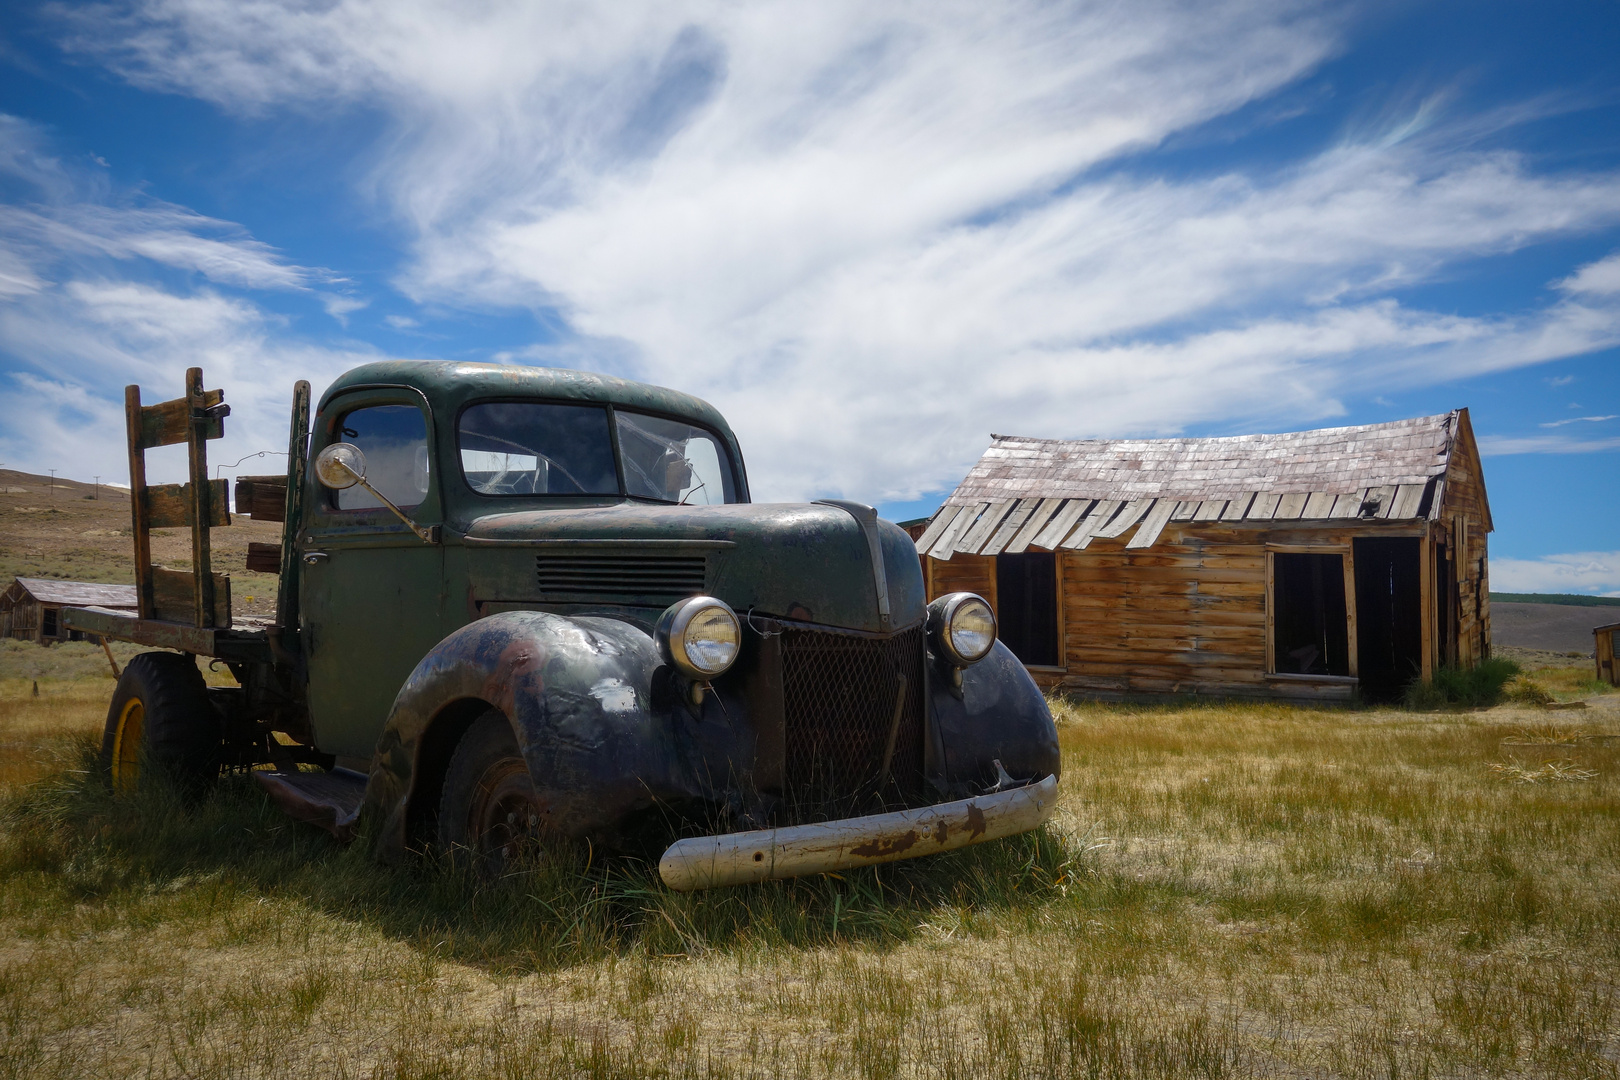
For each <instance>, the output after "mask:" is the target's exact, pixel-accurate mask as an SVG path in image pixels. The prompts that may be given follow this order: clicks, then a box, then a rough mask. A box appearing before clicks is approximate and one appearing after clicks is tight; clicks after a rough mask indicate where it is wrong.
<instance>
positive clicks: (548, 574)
mask: <svg viewBox="0 0 1620 1080" xmlns="http://www.w3.org/2000/svg"><path fill="white" fill-rule="evenodd" d="M708 566H709V564H708V559H707V558H706V557H704V556H702V555H657V554H649V553H642V552H569V553H567V554H552V553H546V554H542V555H536V556H535V557H534V568H535V575H536V577H537V578H538V580H539V585H540V595H541V597H542V598H543V599H546V600H564V601H566V600H574V601H580V602H584V603H589V602H592V601H602V600H605V601H609V602H615V603H623V604H632V603H633V604H644V605H647V606H649V607H667V606H668V605H670V604H673V603H674V602H675V601H677V600H681V599H684V598H685V597H688V596H697V595H698V594H700V593H702V592H703V588H704V584H705V579H706V577H707V574H708Z"/></svg>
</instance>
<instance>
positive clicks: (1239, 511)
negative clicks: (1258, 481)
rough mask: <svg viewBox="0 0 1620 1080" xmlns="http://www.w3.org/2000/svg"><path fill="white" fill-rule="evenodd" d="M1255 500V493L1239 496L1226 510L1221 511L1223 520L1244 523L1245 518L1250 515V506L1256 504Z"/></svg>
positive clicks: (1229, 503) (1227, 505) (1228, 504)
mask: <svg viewBox="0 0 1620 1080" xmlns="http://www.w3.org/2000/svg"><path fill="white" fill-rule="evenodd" d="M1254 500H1255V493H1254V492H1252V491H1250V492H1246V493H1245V494H1242V495H1239V496H1238V497H1237V498H1235V499H1233V500H1232V501H1231V502H1228V503H1227V504H1226V509H1225V510H1222V511H1221V520H1222V521H1242V520H1243V519H1244V517H1245V516H1247V515H1248V513H1249V506H1250V504H1252V503H1253V502H1254Z"/></svg>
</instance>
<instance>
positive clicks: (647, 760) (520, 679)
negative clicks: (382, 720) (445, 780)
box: [366, 611, 707, 857]
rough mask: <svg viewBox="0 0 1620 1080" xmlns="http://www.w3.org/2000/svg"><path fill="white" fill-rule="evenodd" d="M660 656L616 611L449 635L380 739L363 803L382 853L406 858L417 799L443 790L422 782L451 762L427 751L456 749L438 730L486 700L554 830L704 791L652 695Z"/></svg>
mask: <svg viewBox="0 0 1620 1080" xmlns="http://www.w3.org/2000/svg"><path fill="white" fill-rule="evenodd" d="M661 663H662V661H661V660H660V658H659V655H658V650H657V647H656V646H655V645H654V643H653V641H652V639H651V638H650V637H649V636H648V635H647V634H646V633H644V632H643V631H641V630H640V629H638V628H636V627H635V626H632V625H630V624H629V623H625V622H622V621H620V620H617V619H611V618H599V617H589V616H576V617H571V618H570V617H564V616H561V615H553V614H549V613H546V612H539V611H512V612H505V613H502V614H499V615H492V616H490V617H488V618H484V619H479V620H478V621H477V622H473V623H470V624H468V625H467V626H465V627H462V628H461V629H460V630H457V631H456V632H455V633H453V634H451V635H450V636H449V637H447V638H445V639H444V640H443V641H442V642H440V643H439V644H438V645H437V646H436V647H435V648H434V649H433V651H432V652H430V653H429V654H428V655H427V656H426V657H424V658H423V660H422V662H421V663H420V664H418V665H417V666H416V670H415V671H413V672H412V673H411V677H410V678H409V679H408V680H407V681H406V683H405V685H404V686H403V687H402V688H401V689H400V692H399V695H398V697H396V698H395V700H394V707H393V709H392V710H391V711H390V713H389V716H388V722H387V724H386V726H385V727H384V730H383V734H382V736H381V737H380V738H379V739H378V741H377V750H376V753H375V755H374V756H373V758H372V762H371V776H370V781H369V783H368V784H367V789H366V808H367V810H368V811H369V812H371V813H375V814H377V815H379V816H380V818H381V820H382V823H383V824H382V828H381V831H380V833H379V835H378V837H377V847H378V853H379V854H380V855H383V856H384V857H391V856H398V855H399V854H402V853H403V851H404V850H405V847H406V844H407V827H408V823H409V821H410V820H411V815H410V809H411V807H410V803H411V800H412V798H413V797H418V796H422V795H424V794H431V796H432V797H436V794H437V792H436V791H434V792H431V793H424V792H423V791H420V790H419V789H420V788H422V787H423V784H422V783H420V782H419V781H421V780H422V779H423V778H424V777H425V776H427V775H428V774H429V772H430V771H431V770H433V769H437V770H438V773H439V775H442V770H443V762H428V761H424V760H423V758H422V755H423V753H424V751H425V750H427V752H429V753H436V754H441V755H442V754H447V753H448V749H449V748H448V747H447V746H444V745H440V744H439V743H436V742H435V740H434V737H433V736H431V735H430V734H429V729H430V727H431V726H432V725H433V724H434V722H435V720H436V719H437V718H439V717H440V716H441V714H445V713H446V710H459V711H460V714H461V715H462V716H463V717H465V719H466V720H468V721H470V719H472V717H473V716H474V715H476V713H478V712H481V711H482V710H483V706H482V705H480V704H478V703H479V702H487V703H488V704H489V705H491V706H493V707H495V708H497V709H499V710H501V712H503V713H505V714H506V717H507V719H508V720H510V721H511V723H512V729H513V732H514V734H515V735H516V736H517V741H518V746H519V747H520V748H521V749H522V750H523V755H524V757H525V758H526V759H527V760H528V763H529V773H530V775H531V776H533V778H534V784H535V790H536V791H537V792H538V793H539V795H540V798H541V802H542V804H543V806H544V807H545V809H546V813H547V821H546V828H547V831H548V832H550V833H551V834H552V835H556V836H560V837H568V838H579V837H594V836H599V835H605V834H607V833H610V832H611V830H612V828H613V827H614V826H615V825H616V824H618V823H620V822H622V821H623V820H624V819H625V818H626V817H627V816H628V815H630V814H633V813H635V812H636V811H639V810H643V809H646V808H648V807H650V806H652V805H654V804H655V803H657V802H660V801H668V800H673V799H680V798H686V797H702V796H704V795H705V794H707V793H706V792H704V791H700V790H699V787H700V785H699V782H698V777H699V775H700V774H701V772H702V770H701V769H700V768H698V767H697V766H696V765H695V763H694V762H693V761H692V760H691V758H692V753H691V750H690V747H691V740H690V739H688V738H684V737H683V736H682V733H681V724H680V722H679V721H678V719H677V718H676V717H675V716H674V715H672V714H673V713H675V712H678V711H680V707H679V706H676V707H675V708H674V709H670V708H668V707H666V708H664V709H656V708H655V707H654V704H653V702H652V700H651V697H652V686H653V684H654V673H655V671H656V670H657V669H658V668H659V667H660V665H661ZM441 741H442V737H441ZM434 809H436V808H434Z"/></svg>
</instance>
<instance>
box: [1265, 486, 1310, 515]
mask: <svg viewBox="0 0 1620 1080" xmlns="http://www.w3.org/2000/svg"><path fill="white" fill-rule="evenodd" d="M1310 498H1311V497H1310V496H1309V495H1307V494H1304V493H1302V492H1297V491H1296V492H1294V493H1293V494H1290V495H1284V496H1282V497H1281V498H1280V499H1278V500H1277V510H1276V512H1275V513H1273V514H1272V515H1271V516H1272V518H1273V520H1280V521H1295V520H1297V519H1298V518H1299V516H1300V514H1302V513H1303V512H1304V510H1305V504H1306V503H1307V502H1309V501H1310Z"/></svg>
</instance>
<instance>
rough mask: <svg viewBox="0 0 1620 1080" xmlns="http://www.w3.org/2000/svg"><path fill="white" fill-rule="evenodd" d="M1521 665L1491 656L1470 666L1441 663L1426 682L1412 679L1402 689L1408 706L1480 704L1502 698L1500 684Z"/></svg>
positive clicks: (1510, 676) (1502, 685)
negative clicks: (1404, 688)
mask: <svg viewBox="0 0 1620 1080" xmlns="http://www.w3.org/2000/svg"><path fill="white" fill-rule="evenodd" d="M1523 670H1524V669H1523V668H1521V667H1519V665H1518V664H1516V663H1514V662H1513V661H1512V660H1504V659H1501V658H1499V657H1493V658H1491V659H1489V660H1482V661H1480V662H1479V663H1478V664H1476V665H1475V666H1474V667H1471V668H1459V667H1449V666H1448V667H1442V668H1441V669H1440V670H1438V671H1436V672H1435V673H1434V679H1433V680H1432V681H1430V682H1412V683H1410V684H1408V685H1407V688H1406V693H1405V698H1404V700H1405V703H1406V707H1407V708H1409V709H1437V708H1444V707H1446V706H1456V705H1461V706H1467V707H1470V708H1481V707H1484V706H1487V705H1495V704H1497V703H1498V702H1500V701H1502V700H1503V699H1504V696H1505V695H1504V693H1503V688H1504V687H1506V686H1507V684H1508V683H1509V682H1510V681H1512V680H1513V679H1514V678H1516V677H1517V676H1518V675H1519V674H1521V673H1522V671H1523Z"/></svg>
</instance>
